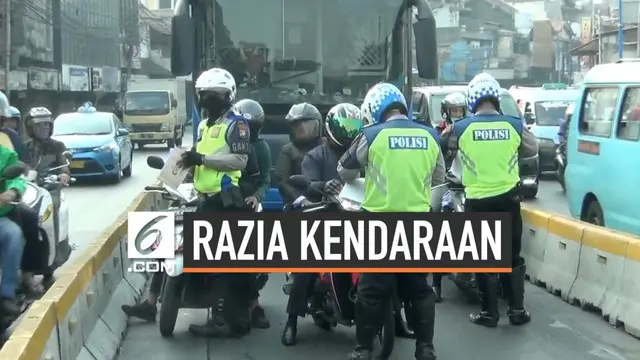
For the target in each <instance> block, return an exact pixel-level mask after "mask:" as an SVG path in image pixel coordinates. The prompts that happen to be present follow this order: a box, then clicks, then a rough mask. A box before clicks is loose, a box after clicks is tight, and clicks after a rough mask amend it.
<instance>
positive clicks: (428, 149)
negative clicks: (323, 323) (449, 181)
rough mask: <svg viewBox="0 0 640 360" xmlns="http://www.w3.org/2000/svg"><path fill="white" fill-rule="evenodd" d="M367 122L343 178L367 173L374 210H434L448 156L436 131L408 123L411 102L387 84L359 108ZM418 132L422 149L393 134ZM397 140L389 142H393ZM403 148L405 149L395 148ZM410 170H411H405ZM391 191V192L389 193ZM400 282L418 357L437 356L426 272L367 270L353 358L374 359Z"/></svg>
mask: <svg viewBox="0 0 640 360" xmlns="http://www.w3.org/2000/svg"><path fill="white" fill-rule="evenodd" d="M360 109H361V114H362V118H363V121H367V122H368V123H373V124H374V125H371V126H367V127H365V128H364V129H363V131H362V133H360V135H358V136H357V137H356V139H355V140H354V141H353V143H352V144H351V147H349V150H347V152H346V153H345V154H344V156H342V158H341V159H340V161H339V162H338V174H339V175H340V177H341V178H342V179H343V180H344V181H351V180H354V179H356V178H358V177H359V176H360V171H361V169H362V168H366V169H367V174H370V172H371V171H375V173H376V176H375V178H372V177H370V176H366V177H365V185H364V186H365V194H366V196H365V199H364V201H363V203H362V208H363V209H364V210H365V211H370V212H420V213H425V212H428V211H430V209H431V205H430V202H431V187H429V186H426V187H425V181H427V179H431V181H430V182H431V185H432V186H435V185H441V184H443V183H444V180H445V167H444V159H443V158H442V153H441V151H440V146H438V134H437V132H436V131H435V130H434V129H432V128H427V127H425V126H423V125H420V124H417V123H415V122H413V121H410V119H409V117H408V115H409V114H408V106H407V102H406V100H405V98H404V96H403V95H402V93H401V92H400V90H399V89H398V88H397V87H395V86H393V85H391V84H389V83H379V84H377V85H375V86H373V87H372V88H371V89H370V90H369V92H368V93H367V95H366V96H365V98H364V102H363V104H362V106H361V108H360ZM404 136H414V137H421V138H423V139H424V144H425V145H424V147H421V148H407V147H403V146H401V145H400V144H402V142H394V141H393V140H394V137H404ZM392 143H393V144H396V145H394V146H390V145H389V144H392ZM397 150H402V151H397ZM406 168H411V169H413V170H412V171H406V170H405V169H406ZM387 189H388V190H393V191H387ZM396 282H397V285H398V291H399V293H400V295H401V297H402V298H403V300H408V301H409V302H410V304H411V306H410V309H409V312H410V313H412V316H411V317H412V325H413V330H414V331H415V336H416V351H415V356H416V359H417V360H433V359H435V358H436V355H435V350H434V347H433V332H434V326H435V296H434V293H433V289H432V288H431V286H429V283H428V282H427V279H426V277H425V276H424V275H423V274H382V273H364V274H361V275H360V280H359V282H358V294H357V302H356V341H357V343H358V344H357V347H356V349H355V351H354V352H353V353H352V354H351V359H371V358H372V354H371V352H372V346H373V339H374V337H375V336H376V333H377V332H378V331H379V329H380V328H381V326H382V322H381V320H382V318H383V317H382V316H380V314H382V313H383V311H384V304H385V302H386V300H387V297H388V296H389V294H391V293H392V292H393V290H392V288H393V287H394V285H395V283H396Z"/></svg>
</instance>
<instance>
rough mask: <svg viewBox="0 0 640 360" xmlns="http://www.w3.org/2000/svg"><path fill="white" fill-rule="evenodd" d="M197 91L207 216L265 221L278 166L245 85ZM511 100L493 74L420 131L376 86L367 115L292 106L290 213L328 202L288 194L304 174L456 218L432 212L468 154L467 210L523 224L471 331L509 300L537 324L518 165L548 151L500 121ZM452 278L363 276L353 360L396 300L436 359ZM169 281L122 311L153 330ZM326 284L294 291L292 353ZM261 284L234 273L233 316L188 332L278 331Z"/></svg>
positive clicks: (395, 93)
mask: <svg viewBox="0 0 640 360" xmlns="http://www.w3.org/2000/svg"><path fill="white" fill-rule="evenodd" d="M195 87H196V91H197V94H198V101H199V105H200V106H201V107H202V108H203V109H204V110H206V112H207V114H209V118H207V119H204V120H203V121H202V123H201V124H200V126H199V127H198V130H197V131H198V136H197V143H196V144H195V145H194V146H193V148H192V149H190V150H189V151H187V152H186V153H185V154H184V155H183V158H182V160H181V162H180V166H182V167H184V168H189V169H192V171H193V181H194V187H195V189H196V190H197V191H198V192H199V194H200V195H201V197H202V199H203V201H202V202H201V203H200V205H199V206H198V209H197V211H224V212H227V211H228V212H238V211H255V208H256V206H257V204H258V203H260V202H261V201H262V199H263V197H264V196H265V193H266V190H267V189H268V187H269V184H270V182H271V179H270V175H269V174H270V170H271V169H270V168H271V166H270V165H271V161H270V159H271V155H270V153H269V147H268V145H267V144H266V142H265V141H264V140H262V139H261V138H260V131H261V128H262V125H263V124H264V121H265V120H264V111H263V109H262V107H261V106H260V104H259V103H257V102H256V101H253V100H249V99H244V100H240V101H238V102H235V103H234V101H235V97H236V84H235V81H234V80H233V77H232V76H231V74H229V73H228V72H227V71H226V70H223V69H219V68H213V69H209V70H207V71H205V72H204V73H203V74H201V75H200V77H199V78H198V79H197V81H196V84H195ZM500 100H501V96H500V85H499V84H498V82H497V81H496V80H495V79H493V78H492V77H491V76H490V75H488V74H484V73H483V74H479V75H478V76H476V77H475V78H474V79H473V80H472V81H471V82H470V83H469V85H468V88H467V92H466V93H454V94H450V95H448V96H447V97H446V98H445V99H444V100H443V102H442V104H441V112H442V116H443V121H442V123H440V124H438V126H437V127H436V128H435V129H434V128H432V127H430V126H427V125H426V124H423V123H418V122H415V121H413V120H412V119H411V118H410V116H411V115H410V111H409V106H408V104H407V102H406V100H405V98H404V96H403V95H402V93H401V92H400V90H399V89H398V88H397V87H395V86H394V85H391V84H388V83H379V84H377V85H375V86H373V87H372V88H371V89H370V90H369V92H368V93H367V95H366V97H365V99H364V102H363V104H362V106H361V107H360V108H358V107H357V106H355V105H353V104H347V103H343V104H338V105H336V106H335V107H334V108H332V109H331V110H330V111H329V113H328V115H327V116H326V117H324V118H323V116H322V115H321V113H320V112H319V111H318V109H317V108H316V107H315V106H313V105H312V104H309V103H302V104H296V105H293V106H292V107H291V109H290V111H289V113H288V114H287V116H286V120H287V121H288V123H289V125H290V143H289V144H287V145H285V146H284V147H283V148H282V149H281V152H280V154H279V156H278V159H277V161H276V175H277V179H275V180H276V182H277V183H278V184H279V190H280V192H281V194H282V196H283V198H284V202H285V203H286V204H287V207H288V208H300V207H305V206H307V205H309V204H311V203H314V202H317V201H319V200H321V199H320V197H314V196H313V195H310V194H309V193H307V192H306V191H305V189H299V188H296V187H295V186H292V185H291V184H289V183H288V182H287V180H288V179H289V177H290V176H291V175H298V174H301V175H303V176H304V177H306V178H307V179H308V180H309V181H310V182H312V183H316V184H318V183H319V184H320V185H321V187H320V188H322V189H323V190H324V191H323V194H324V195H325V197H326V196H331V195H337V194H338V193H339V192H340V190H341V188H342V186H343V184H344V183H345V182H346V181H350V180H354V179H356V178H359V177H362V176H364V177H365V199H364V202H363V204H362V208H363V209H364V210H363V211H368V212H429V211H435V209H437V211H440V210H442V211H446V210H447V208H448V207H449V206H450V197H451V194H450V193H448V194H445V196H444V197H443V201H442V203H437V204H431V187H433V186H438V185H442V184H444V183H445V174H446V171H447V169H448V168H449V167H450V166H451V165H452V163H453V162H454V159H455V158H456V155H460V157H463V158H464V159H465V161H464V162H463V164H462V165H463V166H462V174H461V181H462V184H463V185H464V187H465V194H466V202H465V211H467V212H509V213H511V215H512V219H513V226H512V234H511V240H512V259H513V264H512V265H513V272H512V273H510V274H504V275H497V274H477V275H476V280H477V285H478V288H479V292H480V295H481V296H480V297H481V309H480V311H479V312H478V313H475V314H471V315H470V320H471V321H472V322H473V323H475V324H478V325H481V326H486V327H495V326H497V324H498V321H499V317H500V316H499V312H498V297H499V292H500V289H502V292H503V294H504V295H505V297H506V299H507V302H508V310H507V317H508V319H509V322H510V323H511V324H512V325H522V324H526V323H528V322H529V321H530V315H529V313H528V312H527V310H526V309H525V308H524V304H523V298H524V276H525V264H524V259H523V258H522V257H521V256H520V249H521V237H522V219H521V215H520V199H521V196H520V194H519V182H520V177H519V174H518V166H514V165H513V164H514V162H516V161H517V160H518V158H528V157H532V156H535V155H536V154H537V152H538V148H537V141H536V139H535V136H534V135H533V134H532V133H531V132H529V131H528V130H527V129H526V127H525V126H524V123H523V121H522V119H520V118H514V117H509V116H506V115H503V114H502V113H501V111H500ZM494 130H506V131H507V133H508V134H509V136H506V137H504V139H502V140H499V141H496V140H494V139H493V138H492V139H491V140H490V141H486V140H484V139H485V138H483V137H482V136H478V135H477V132H483V131H484V132H486V131H494ZM407 136H408V137H421V138H423V139H425V141H424V142H423V144H424V146H414V147H409V146H404V145H398V144H399V142H392V141H390V139H391V138H393V137H407ZM392 144H396V145H393V146H392ZM405 144H406V143H405ZM406 169H411V171H408V170H406ZM442 275H443V274H433V276H432V277H433V282H432V283H433V284H432V285H430V284H429V283H428V280H427V276H426V275H425V274H376V273H365V274H361V277H360V280H359V283H358V285H357V296H356V342H357V345H356V348H355V350H354V352H353V353H352V354H351V355H350V359H371V358H372V347H373V340H374V337H375V335H376V333H377V332H378V331H379V329H380V327H381V326H382V324H381V322H380V321H381V319H380V316H379V314H380V313H381V312H382V307H383V306H385V304H386V303H387V302H386V301H387V300H388V299H390V298H395V300H396V301H394V303H395V306H396V307H395V313H396V320H397V323H398V322H399V323H400V324H399V325H400V326H397V328H398V332H399V334H398V335H402V336H411V337H413V338H415V340H416V352H415V357H416V359H418V360H431V359H435V358H436V355H435V348H434V344H433V333H434V325H435V303H436V302H439V301H441V300H442V294H441V280H442ZM163 276H164V275H163V274H162V273H154V275H153V278H152V282H151V286H150V289H149V292H148V296H147V297H146V299H145V300H144V301H142V302H141V303H138V304H134V305H125V306H123V307H122V309H123V311H124V312H125V313H126V314H127V315H129V316H135V317H139V318H142V319H144V320H147V321H150V322H154V321H155V319H156V312H157V308H156V306H157V305H156V304H157V300H158V297H159V295H160V292H161V287H162V280H163ZM316 277H317V275H316V274H302V273H300V274H294V275H293V276H292V277H291V280H290V283H289V284H287V285H286V286H287V287H288V289H289V291H288V292H289V299H288V303H287V309H286V312H287V319H286V323H285V327H284V330H283V333H282V337H281V342H282V344H283V345H285V346H293V345H295V344H296V341H297V321H298V318H299V317H304V316H306V315H307V314H308V312H309V309H308V306H307V304H308V301H309V298H310V295H311V291H312V288H313V284H314V283H315V281H316ZM258 278H259V277H256V276H255V274H229V275H228V279H227V280H228V282H227V286H228V289H227V292H226V296H227V297H228V299H226V301H224V306H223V308H220V307H217V308H216V309H217V311H215V312H213V314H212V316H211V318H210V319H208V321H207V323H206V324H204V325H199V324H193V325H191V326H190V327H189V331H190V332H192V333H193V334H195V335H200V336H206V337H217V336H224V337H241V336H243V335H245V334H247V333H249V332H250V329H251V328H252V327H253V328H267V327H269V326H270V324H269V320H268V319H267V317H266V315H265V312H264V310H263V309H262V307H261V306H260V302H259V290H260V289H261V287H262V286H264V280H262V281H256V279H258ZM394 289H396V290H397V291H394ZM394 294H395V295H394ZM312 302H313V301H312ZM400 304H403V305H404V311H405V313H406V317H407V319H410V321H409V324H408V325H409V327H410V329H406V327H407V324H405V323H404V322H403V321H402V317H401V316H398V315H399V313H400V308H401V307H402V306H400ZM215 306H216V305H215V304H212V307H214V308H215ZM313 308H314V306H313V304H312V306H311V309H313ZM398 319H400V320H399V321H398ZM317 325H319V326H321V327H329V326H330V325H329V324H317Z"/></svg>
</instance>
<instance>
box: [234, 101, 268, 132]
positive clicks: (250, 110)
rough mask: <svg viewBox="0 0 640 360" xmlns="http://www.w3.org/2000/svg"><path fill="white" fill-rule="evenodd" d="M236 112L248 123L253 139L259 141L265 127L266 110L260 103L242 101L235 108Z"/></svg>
mask: <svg viewBox="0 0 640 360" xmlns="http://www.w3.org/2000/svg"><path fill="white" fill-rule="evenodd" d="M233 109H234V111H235V112H236V113H237V114H238V115H241V116H242V117H243V118H244V119H245V120H246V121H247V122H248V123H249V130H250V134H251V138H252V139H257V138H258V136H259V135H260V131H261V130H262V125H264V109H262V105H260V103H259V102H257V101H255V100H251V99H242V100H240V101H238V102H237V103H235V105H234V106H233Z"/></svg>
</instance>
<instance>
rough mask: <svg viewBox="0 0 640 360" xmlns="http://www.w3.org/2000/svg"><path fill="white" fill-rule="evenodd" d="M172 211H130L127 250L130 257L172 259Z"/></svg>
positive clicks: (173, 234)
mask: <svg viewBox="0 0 640 360" xmlns="http://www.w3.org/2000/svg"><path fill="white" fill-rule="evenodd" d="M174 224H175V214H174V213H173V212H131V213H129V223H128V225H129V228H128V238H127V250H128V255H129V258H130V259H172V258H174V256H175V225H174Z"/></svg>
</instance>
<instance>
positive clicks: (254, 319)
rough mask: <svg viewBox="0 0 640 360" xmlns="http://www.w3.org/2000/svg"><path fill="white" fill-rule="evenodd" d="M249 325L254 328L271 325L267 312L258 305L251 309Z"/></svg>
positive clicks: (266, 327)
mask: <svg viewBox="0 0 640 360" xmlns="http://www.w3.org/2000/svg"><path fill="white" fill-rule="evenodd" d="M251 326H252V327H254V328H256V329H268V328H269V327H270V326H271V323H270V322H269V319H268V318H267V314H265V312H264V309H263V308H262V307H261V306H260V305H258V306H256V307H254V308H253V309H252V310H251Z"/></svg>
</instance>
